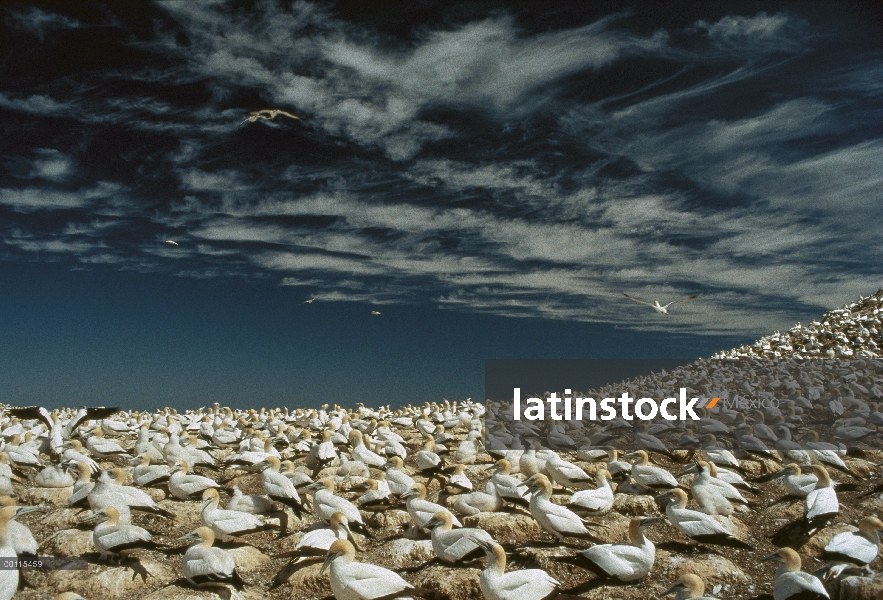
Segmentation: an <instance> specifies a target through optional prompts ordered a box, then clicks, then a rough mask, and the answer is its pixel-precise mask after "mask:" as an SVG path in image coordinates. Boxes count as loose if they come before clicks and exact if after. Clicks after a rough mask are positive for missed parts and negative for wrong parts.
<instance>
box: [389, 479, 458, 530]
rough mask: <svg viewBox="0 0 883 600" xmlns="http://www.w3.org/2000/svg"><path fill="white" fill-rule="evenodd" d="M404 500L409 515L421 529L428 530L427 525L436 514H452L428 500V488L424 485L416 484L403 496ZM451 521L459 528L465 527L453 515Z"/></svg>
mask: <svg viewBox="0 0 883 600" xmlns="http://www.w3.org/2000/svg"><path fill="white" fill-rule="evenodd" d="M402 498H403V499H404V500H405V501H406V502H405V508H406V510H407V511H408V514H409V515H411V519H412V520H413V521H414V525H416V526H417V527H418V528H420V529H426V524H427V523H428V522H429V520H430V519H432V517H433V516H435V514H436V513H439V512H446V513H448V514H450V511H449V510H448V509H446V508H445V507H444V506H442V505H441V504H436V503H434V502H428V501H427V500H426V486H425V485H423V484H422V483H415V484H414V487H412V488H411V489H410V490H408V491H407V492H405V493H404V494H402ZM451 521H452V522H453V524H454V525H456V526H457V527H462V526H463V525H462V524H461V523H460V521H459V519H457V517H455V516H454V515H451Z"/></svg>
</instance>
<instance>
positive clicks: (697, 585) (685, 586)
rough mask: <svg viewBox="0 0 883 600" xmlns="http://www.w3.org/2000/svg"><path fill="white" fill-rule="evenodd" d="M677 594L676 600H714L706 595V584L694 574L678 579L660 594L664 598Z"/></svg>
mask: <svg viewBox="0 0 883 600" xmlns="http://www.w3.org/2000/svg"><path fill="white" fill-rule="evenodd" d="M672 593H673V594H675V600H714V599H713V597H711V596H706V595H705V582H704V581H702V578H701V577H699V576H698V575H694V574H693V573H685V574H683V575H681V576H680V577H678V580H677V581H675V582H674V585H672V586H671V587H670V588H668V589H667V590H665V591H664V592H662V593H661V594H659V596H660V597H662V598H664V597H665V596H668V595H669V594H672Z"/></svg>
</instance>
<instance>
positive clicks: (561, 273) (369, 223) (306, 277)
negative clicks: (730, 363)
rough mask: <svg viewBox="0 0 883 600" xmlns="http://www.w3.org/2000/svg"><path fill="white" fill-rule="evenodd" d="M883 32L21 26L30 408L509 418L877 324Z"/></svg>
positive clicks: (775, 6) (351, 6)
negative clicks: (507, 371) (844, 321)
mask: <svg viewBox="0 0 883 600" xmlns="http://www.w3.org/2000/svg"><path fill="white" fill-rule="evenodd" d="M878 8H879V7H878V6H877V5H875V4H874V3H870V2H868V3H848V2H847V3H837V4H836V5H835V4H833V3H828V2H824V3H807V2H800V3H775V2H774V3H769V2H764V3H729V2H728V3H721V4H710V3H697V4H695V5H691V6H690V7H689V8H683V7H681V8H678V9H677V10H672V9H671V7H670V6H669V7H667V8H664V9H663V6H662V5H661V4H659V3H647V4H642V3H631V4H625V3H608V4H603V3H592V4H591V9H587V7H586V3H583V2H575V3H559V4H557V5H556V8H555V10H554V11H545V10H543V9H540V8H539V7H538V5H536V3H528V2H522V3H500V2H470V3H462V4H456V3H429V2H422V3H421V2H407V3H399V2H391V3H378V5H377V6H373V5H372V8H370V9H369V10H366V9H365V3H350V2H346V3H336V4H335V3H324V4H311V3H307V2H299V3H293V4H292V3H274V2H259V3H229V4H224V3H215V4H208V3H192V2H171V3H158V4H129V3H119V4H92V3H59V4H51V3H50V4H40V5H30V4H9V3H6V4H3V5H0V16H2V20H0V21H2V22H0V29H2V31H0V56H2V61H0V147H2V150H0V165H2V168H0V242H2V243H0V282H2V294H0V310H2V313H0V326H2V330H0V342H2V344H0V347H2V350H0V382H2V383H0V401H3V402H7V403H11V404H35V403H40V404H45V405H59V404H75V405H79V404H110V403H115V404H121V405H123V406H132V407H139V408H152V407H154V406H162V405H174V406H177V407H179V408H184V407H192V406H198V405H203V404H208V403H210V402H212V401H219V402H222V403H230V404H234V405H238V406H248V405H276V404H282V403H286V404H289V405H292V404H296V405H310V406H312V405H316V404H318V403H320V402H321V401H323V400H325V401H329V402H339V403H345V404H352V403H354V402H356V401H358V400H360V399H363V400H364V401H365V402H367V403H370V404H377V403H381V402H383V403H386V402H389V403H392V404H394V405H398V404H401V403H403V402H408V401H421V402H422V401H424V400H437V399H440V398H442V397H447V398H456V397H464V396H480V395H481V393H482V384H483V361H484V359H486V358H506V357H512V358H515V357H520V358H559V357H560V358H605V357H618V358H628V357H635V358H637V357H640V358H694V357H699V356H707V355H709V354H711V353H713V352H715V351H716V350H720V349H725V348H729V347H731V346H733V345H738V344H741V343H745V342H750V341H752V340H753V339H755V338H756V337H758V336H760V335H763V334H765V333H768V332H771V331H772V330H774V329H782V328H788V327H790V326H791V325H792V324H793V323H794V322H796V321H798V320H804V321H806V320H808V319H810V318H813V317H815V316H818V315H819V314H821V313H822V312H823V311H824V310H825V309H827V308H831V307H833V306H836V305H838V304H842V303H845V302H848V301H852V300H854V299H856V298H857V296H858V295H860V294H868V293H872V292H874V291H876V290H877V289H878V288H879V287H880V285H881V282H883V278H881V273H880V267H879V265H880V264H883V256H881V254H883V250H881V249H883V244H881V242H883V239H881V238H883V229H881V227H880V224H879V223H880V221H879V216H878V215H879V212H880V208H881V207H883V202H881V191H880V190H881V189H883V160H881V159H883V135H881V134H883V129H881V121H883V111H881V108H883V106H881V100H880V99H881V97H883V60H881V55H883V52H881V45H880V39H881V38H883V35H881V34H883V29H881V18H880V14H879V10H878ZM263 108H280V109H284V110H286V111H289V112H291V113H293V114H296V115H298V116H300V117H301V120H297V121H296V120H293V119H288V118H285V117H284V116H280V117H277V118H276V120H275V121H272V122H269V121H258V122H255V123H245V124H244V125H242V126H240V124H241V123H242V121H243V120H244V119H245V118H246V117H247V116H248V114H249V112H250V111H253V110H258V109H263ZM168 239H171V240H174V241H176V242H177V244H178V245H177V246H173V245H171V244H168V243H166V242H165V240H168ZM622 292H628V293H630V294H632V295H635V296H638V297H642V298H646V299H649V300H652V299H654V298H657V297H658V298H660V299H661V300H663V302H666V301H669V300H673V299H676V298H680V297H682V296H685V295H687V294H700V297H699V298H698V299H697V300H696V301H694V302H689V303H684V304H678V305H676V306H675V307H674V308H673V310H672V314H671V315H668V316H663V315H657V314H655V313H654V312H652V310H649V309H648V308H647V307H642V306H639V305H637V304H633V303H630V302H628V301H627V300H625V299H624V298H622V296H621V294H622ZM315 296H318V297H319V299H318V300H316V301H315V302H314V303H312V304H309V305H304V304H302V302H303V301H305V300H307V299H309V298H311V297H315ZM372 310H377V311H380V312H381V313H382V314H381V315H380V316H379V317H375V316H371V315H370V312H371V311H372Z"/></svg>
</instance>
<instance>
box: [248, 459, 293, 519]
mask: <svg viewBox="0 0 883 600" xmlns="http://www.w3.org/2000/svg"><path fill="white" fill-rule="evenodd" d="M281 466H282V461H280V460H279V459H278V458H276V457H275V456H268V457H267V458H265V459H264V460H262V461H261V462H259V463H258V464H256V465H255V467H256V468H258V469H260V470H261V481H262V482H263V484H264V492H265V493H266V494H267V496H269V497H270V499H271V500H275V501H277V502H280V503H282V504H284V505H285V506H287V507H289V508H290V509H291V510H292V511H293V512H294V514H295V516H297V518H298V519H299V518H301V516H303V512H304V507H303V503H302V502H301V499H300V494H298V493H297V489H296V488H295V487H294V483H293V482H292V481H291V480H290V479H289V478H288V477H286V476H285V475H283V474H282V473H280V472H279V470H280V467H281Z"/></svg>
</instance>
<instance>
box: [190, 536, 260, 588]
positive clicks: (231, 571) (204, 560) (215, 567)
mask: <svg viewBox="0 0 883 600" xmlns="http://www.w3.org/2000/svg"><path fill="white" fill-rule="evenodd" d="M179 540H180V541H186V542H191V545H190V547H189V548H187V552H185V553H184V578H185V579H186V580H187V581H189V582H190V583H191V584H192V585H196V586H203V585H209V584H223V585H231V586H233V587H234V588H235V589H236V590H238V591H242V589H243V587H244V585H245V582H244V581H242V577H240V576H239V573H237V572H236V562H235V561H234V560H233V556H232V555H231V554H230V553H229V552H227V551H226V550H224V549H223V548H215V547H214V546H213V544H214V543H215V532H214V531H212V529H211V528H209V527H199V528H198V529H196V530H195V531H193V532H192V533H189V534H187V535H185V536H184V537H181V538H179Z"/></svg>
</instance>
